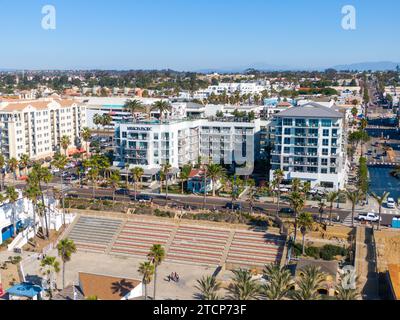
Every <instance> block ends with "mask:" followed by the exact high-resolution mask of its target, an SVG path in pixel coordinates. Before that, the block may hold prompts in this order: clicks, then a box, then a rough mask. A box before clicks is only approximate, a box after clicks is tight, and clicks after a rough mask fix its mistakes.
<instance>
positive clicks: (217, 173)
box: [207, 163, 225, 197]
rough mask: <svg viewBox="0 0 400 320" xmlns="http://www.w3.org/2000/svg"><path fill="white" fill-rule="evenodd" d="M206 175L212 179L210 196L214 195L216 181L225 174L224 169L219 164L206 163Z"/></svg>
mask: <svg viewBox="0 0 400 320" xmlns="http://www.w3.org/2000/svg"><path fill="white" fill-rule="evenodd" d="M207 176H208V177H209V178H210V179H211V181H212V196H213V197H215V187H216V184H217V181H218V180H219V179H221V178H222V177H224V176H225V169H224V168H223V167H222V166H221V165H219V164H214V163H210V164H208V165H207Z"/></svg>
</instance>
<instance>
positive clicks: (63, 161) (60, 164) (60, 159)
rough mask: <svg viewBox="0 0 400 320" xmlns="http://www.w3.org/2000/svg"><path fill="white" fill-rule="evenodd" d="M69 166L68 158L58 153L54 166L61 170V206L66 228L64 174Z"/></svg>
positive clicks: (53, 162) (54, 159)
mask: <svg viewBox="0 0 400 320" xmlns="http://www.w3.org/2000/svg"><path fill="white" fill-rule="evenodd" d="M67 164H68V158H67V156H65V155H62V154H61V153H56V154H55V155H54V158H53V161H52V165H53V166H55V167H56V168H57V169H59V170H60V173H61V174H60V198H61V205H62V210H63V225H64V227H65V201H64V179H63V174H64V170H65V167H66V166H67Z"/></svg>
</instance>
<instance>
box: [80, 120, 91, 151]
mask: <svg viewBox="0 0 400 320" xmlns="http://www.w3.org/2000/svg"><path fill="white" fill-rule="evenodd" d="M81 137H82V140H83V141H85V144H86V158H89V142H90V140H91V139H92V131H91V130H90V129H89V128H87V127H85V128H83V129H82V131H81Z"/></svg>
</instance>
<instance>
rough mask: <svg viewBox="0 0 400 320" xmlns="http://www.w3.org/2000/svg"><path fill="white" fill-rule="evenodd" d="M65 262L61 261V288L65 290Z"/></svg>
mask: <svg viewBox="0 0 400 320" xmlns="http://www.w3.org/2000/svg"><path fill="white" fill-rule="evenodd" d="M65 263H66V262H65V261H63V270H62V287H63V290H64V289H65Z"/></svg>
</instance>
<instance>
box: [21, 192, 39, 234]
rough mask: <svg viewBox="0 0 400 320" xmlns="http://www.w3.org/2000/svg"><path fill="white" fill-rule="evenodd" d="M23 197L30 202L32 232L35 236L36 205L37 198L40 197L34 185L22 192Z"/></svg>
mask: <svg viewBox="0 0 400 320" xmlns="http://www.w3.org/2000/svg"><path fill="white" fill-rule="evenodd" d="M24 196H25V197H26V198H27V199H28V200H30V201H31V203H32V209H33V210H32V211H33V232H34V234H35V235H36V207H37V204H38V197H39V196H40V190H39V187H38V186H36V185H29V184H28V187H27V188H26V189H25V191H24Z"/></svg>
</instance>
